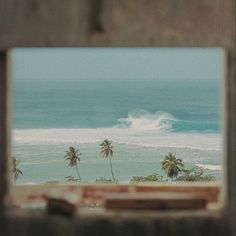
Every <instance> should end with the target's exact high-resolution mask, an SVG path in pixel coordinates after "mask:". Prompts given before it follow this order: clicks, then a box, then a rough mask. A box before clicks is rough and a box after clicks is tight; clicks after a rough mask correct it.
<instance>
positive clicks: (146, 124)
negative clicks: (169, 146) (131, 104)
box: [117, 109, 176, 131]
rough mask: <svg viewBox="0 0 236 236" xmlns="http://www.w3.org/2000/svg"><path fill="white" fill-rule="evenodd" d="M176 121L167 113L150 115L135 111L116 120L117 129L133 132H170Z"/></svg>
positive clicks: (139, 110) (142, 111)
mask: <svg viewBox="0 0 236 236" xmlns="http://www.w3.org/2000/svg"><path fill="white" fill-rule="evenodd" d="M175 120H176V119H175V118H174V117H173V116H172V115H171V114H169V113H165V112H156V113H150V112H147V111H145V110H141V109H137V110H133V111H131V112H129V114H128V117H126V118H120V119H119V120H118V122H119V125H118V126H117V127H119V128H130V129H135V130H158V131H167V130H171V128H172V123H173V121H175Z"/></svg>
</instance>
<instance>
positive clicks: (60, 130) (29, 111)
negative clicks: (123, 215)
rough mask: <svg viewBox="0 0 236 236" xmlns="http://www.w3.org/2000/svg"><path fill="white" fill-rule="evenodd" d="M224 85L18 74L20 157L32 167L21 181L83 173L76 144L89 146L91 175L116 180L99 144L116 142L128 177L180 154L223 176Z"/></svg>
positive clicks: (16, 144)
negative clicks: (74, 161) (72, 160)
mask: <svg viewBox="0 0 236 236" xmlns="http://www.w3.org/2000/svg"><path fill="white" fill-rule="evenodd" d="M219 101H220V94H219V83H217V82H216V81H214V80H208V79H207V78H206V80H204V79H201V80H199V81H197V80H196V81H193V80H188V79H181V78H180V79H178V80H176V79H175V80H170V79H169V80H165V79H159V80H154V79H151V80H148V79H137V80H131V81H127V80H122V79H119V80H106V79H99V80H86V79H85V78H78V79H67V78H65V79H60V80H57V79H50V80H42V79H37V78H32V79H30V80H29V79H24V78H22V79H18V80H14V115H13V117H14V120H13V125H14V129H13V147H12V148H13V155H14V156H16V157H17V159H19V160H20V166H19V167H20V168H21V169H22V171H23V172H24V175H23V176H21V177H20V178H19V180H18V183H43V182H46V181H50V180H59V181H64V177H65V176H68V175H72V176H75V177H76V171H75V169H74V168H70V167H68V166H67V164H66V162H65V160H64V154H65V150H67V149H68V147H69V146H71V145H73V146H75V147H76V148H79V149H80V151H81V152H82V156H81V162H80V163H79V168H80V171H81V176H82V178H83V180H85V181H93V180H95V179H96V178H99V177H101V176H103V177H106V178H110V177H111V176H110V169H109V162H108V160H106V159H104V158H102V157H101V156H100V155H99V143H100V142H101V141H102V140H103V139H105V138H108V139H111V140H113V142H114V157H113V165H114V173H115V176H116V177H117V179H118V180H119V181H120V182H127V181H129V179H131V178H132V176H134V175H148V174H151V173H159V174H161V175H164V172H163V171H162V170H161V168H160V162H161V160H162V159H163V157H164V155H165V154H166V153H168V152H173V153H175V154H176V155H177V157H179V158H182V159H183V161H184V163H185V164H186V166H187V167H191V166H193V165H199V166H202V167H204V168H205V171H206V172H207V173H211V174H213V175H215V176H216V177H217V178H218V179H221V176H222V167H221V164H222V147H221V134H220V133H221V131H220V127H221V124H220V102H219Z"/></svg>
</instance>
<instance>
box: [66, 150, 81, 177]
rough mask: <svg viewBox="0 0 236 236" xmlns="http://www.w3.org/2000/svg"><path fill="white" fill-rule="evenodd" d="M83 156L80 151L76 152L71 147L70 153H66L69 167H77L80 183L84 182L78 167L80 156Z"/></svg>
mask: <svg viewBox="0 0 236 236" xmlns="http://www.w3.org/2000/svg"><path fill="white" fill-rule="evenodd" d="M81 155H82V154H81V153H80V152H79V149H77V150H75V148H74V147H70V148H69V151H66V155H65V157H64V158H65V159H66V160H67V161H69V163H68V166H71V167H73V166H75V167H76V171H77V174H78V177H79V179H78V180H79V181H81V180H82V179H81V177H80V174H79V167H78V162H79V161H80V158H79V156H81Z"/></svg>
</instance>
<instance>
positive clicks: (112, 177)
mask: <svg viewBox="0 0 236 236" xmlns="http://www.w3.org/2000/svg"><path fill="white" fill-rule="evenodd" d="M109 160H110V167H111V175H112V178H113V181H114V182H115V181H116V179H115V177H114V173H113V169H112V163H111V157H110V156H109Z"/></svg>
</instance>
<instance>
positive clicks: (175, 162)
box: [161, 152, 184, 181]
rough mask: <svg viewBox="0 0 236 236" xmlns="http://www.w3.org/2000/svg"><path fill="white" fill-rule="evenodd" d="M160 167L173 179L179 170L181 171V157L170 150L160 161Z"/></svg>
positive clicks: (182, 165)
mask: <svg viewBox="0 0 236 236" xmlns="http://www.w3.org/2000/svg"><path fill="white" fill-rule="evenodd" d="M161 164H162V169H163V170H165V172H166V175H167V176H168V177H169V178H171V180H172V181H173V179H174V178H176V177H177V176H178V175H179V173H180V172H182V170H183V167H184V164H183V162H182V160H181V159H178V158H176V156H175V155H174V154H172V153H171V152H170V153H169V154H168V155H166V156H165V158H164V160H163V161H162V162H161Z"/></svg>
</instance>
